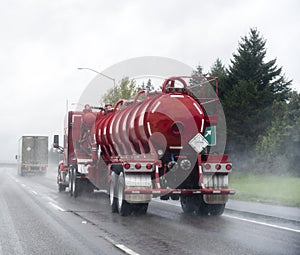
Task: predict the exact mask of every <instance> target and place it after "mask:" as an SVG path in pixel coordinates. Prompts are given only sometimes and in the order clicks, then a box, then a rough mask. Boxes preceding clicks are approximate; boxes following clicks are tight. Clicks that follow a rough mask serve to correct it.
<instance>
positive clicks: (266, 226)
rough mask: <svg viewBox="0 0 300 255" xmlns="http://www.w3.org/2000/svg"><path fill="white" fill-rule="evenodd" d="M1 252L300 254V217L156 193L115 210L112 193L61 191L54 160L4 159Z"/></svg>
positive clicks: (1, 170)
mask: <svg viewBox="0 0 300 255" xmlns="http://www.w3.org/2000/svg"><path fill="white" fill-rule="evenodd" d="M0 174H1V179H0V255H1V254H5V255H6V254H156V255H157V254H299V251H300V222H299V221H295V220H287V219H280V218H277V217H267V216H266V215H256V214H253V213H245V212H238V211H235V210H226V211H225V213H224V214H223V216H221V217H200V216H196V215H185V214H183V213H182V210H181V208H180V206H179V203H178V202H177V201H170V202H167V203H165V202H162V201H160V200H158V201H153V202H151V203H150V205H149V209H148V213H147V214H146V215H144V216H130V217H121V216H119V215H118V214H112V213H111V211H110V207H109V201H108V196H107V195H106V194H103V193H100V192H96V193H94V194H93V195H92V196H90V197H87V196H84V197H79V198H76V199H74V198H71V197H70V196H69V194H68V193H67V192H66V193H58V191H57V186H56V183H55V178H56V171H55V168H53V170H52V169H49V171H48V174H47V176H44V177H43V176H27V177H20V176H18V175H17V174H16V170H15V169H14V168H5V167H0Z"/></svg>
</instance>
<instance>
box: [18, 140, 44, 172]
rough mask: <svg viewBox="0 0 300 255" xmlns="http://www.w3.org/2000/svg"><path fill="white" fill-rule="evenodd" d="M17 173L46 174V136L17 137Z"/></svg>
mask: <svg viewBox="0 0 300 255" xmlns="http://www.w3.org/2000/svg"><path fill="white" fill-rule="evenodd" d="M16 159H17V160H18V174H19V175H21V176H24V175H25V174H27V173H36V174H46V172H47V168H48V136H22V137H21V138H20V139H19V149H18V155H17V156H16Z"/></svg>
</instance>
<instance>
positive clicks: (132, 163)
mask: <svg viewBox="0 0 300 255" xmlns="http://www.w3.org/2000/svg"><path fill="white" fill-rule="evenodd" d="M187 80H188V81H189V85H190V86H188V85H187V84H188V82H186V81H187ZM211 84H213V87H214V88H215V91H216V92H215V91H214V93H213V94H212V93H211V86H210V85H211ZM191 85H192V86H191ZM217 91H218V80H217V78H216V77H171V78H169V79H166V80H165V81H164V83H163V85H162V90H161V91H153V92H149V91H145V90H141V91H139V92H138V93H137V95H136V96H135V98H134V100H133V101H125V100H119V101H118V102H117V103H116V104H115V105H114V106H113V107H111V108H110V106H111V105H106V106H105V107H103V108H102V107H98V108H97V107H90V106H89V105H86V107H85V109H84V110H83V111H70V112H68V114H67V117H66V121H65V128H64V145H63V147H60V146H59V141H58V136H55V137H54V147H55V148H58V149H59V150H60V151H61V152H62V153H63V154H64V159H63V161H61V162H60V164H59V167H58V178H57V182H58V187H59V191H63V190H65V188H66V187H69V190H70V194H71V195H72V196H75V197H76V196H78V195H80V194H81V193H82V192H92V191H93V190H94V189H98V190H107V191H108V193H109V197H110V205H111V208H112V212H118V213H119V214H121V215H123V216H125V215H129V214H131V213H132V212H134V213H139V214H144V213H146V211H147V208H148V204H149V202H150V201H151V199H152V198H155V197H160V199H162V200H167V199H170V198H171V199H173V200H178V199H180V202H181V207H182V210H183V211H184V212H186V213H197V214H203V215H220V214H222V213H223V211H224V208H225V204H226V202H227V200H228V195H229V194H234V193H235V191H234V190H232V189H229V188H228V174H229V173H230V172H231V171H232V164H231V163H230V162H229V161H228V156H227V155H224V154H216V153H215V152H214V153H210V150H211V148H212V146H215V144H214V142H215V141H214V142H213V143H212V141H210V142H209V141H208V140H206V138H205V137H207V135H210V136H212V132H213V131H215V130H216V129H215V126H216V125H217V123H218V97H217ZM93 108H94V109H95V108H97V110H98V111H97V112H94V111H92V110H93ZM212 109H214V111H212ZM209 112H213V114H212V113H209ZM212 140H214V139H212Z"/></svg>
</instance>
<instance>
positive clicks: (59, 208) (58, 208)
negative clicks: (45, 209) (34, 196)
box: [48, 202, 66, 212]
mask: <svg viewBox="0 0 300 255" xmlns="http://www.w3.org/2000/svg"><path fill="white" fill-rule="evenodd" d="M48 204H49V205H51V206H52V207H54V208H55V209H57V210H59V211H61V212H65V211H66V210H65V209H63V208H61V207H59V206H58V205H56V204H54V203H52V202H48Z"/></svg>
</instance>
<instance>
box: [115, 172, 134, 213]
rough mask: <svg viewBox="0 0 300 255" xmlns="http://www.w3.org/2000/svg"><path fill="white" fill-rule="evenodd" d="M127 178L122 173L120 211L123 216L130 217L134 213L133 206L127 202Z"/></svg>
mask: <svg viewBox="0 0 300 255" xmlns="http://www.w3.org/2000/svg"><path fill="white" fill-rule="evenodd" d="M124 190H125V177H124V174H123V173H120V175H119V178H118V211H119V213H120V215H122V216H128V215H130V214H131V212H132V207H131V204H129V203H128V202H127V201H126V200H125V193H124Z"/></svg>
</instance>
